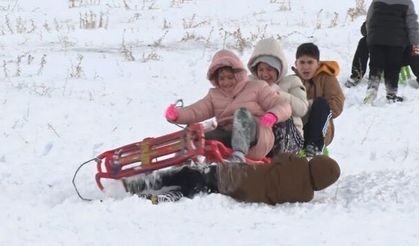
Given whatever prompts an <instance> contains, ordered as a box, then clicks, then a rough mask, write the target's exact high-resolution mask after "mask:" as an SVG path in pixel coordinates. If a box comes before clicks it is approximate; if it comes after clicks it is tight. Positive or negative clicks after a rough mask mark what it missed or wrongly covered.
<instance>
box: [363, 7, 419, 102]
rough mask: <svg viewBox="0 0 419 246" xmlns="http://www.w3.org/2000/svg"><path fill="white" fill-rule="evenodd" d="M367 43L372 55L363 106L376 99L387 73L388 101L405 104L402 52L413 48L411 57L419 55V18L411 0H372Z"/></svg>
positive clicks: (367, 25) (368, 17)
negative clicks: (401, 89) (401, 86)
mask: <svg viewBox="0 0 419 246" xmlns="http://www.w3.org/2000/svg"><path fill="white" fill-rule="evenodd" d="M366 27H367V43H368V49H369V52H370V76H369V79H368V88H367V95H366V97H365V99H364V103H371V102H373V101H374V100H375V98H376V97H377V91H378V87H379V84H380V78H381V76H382V75H383V74H384V82H385V86H386V92H387V95H386V98H387V100H388V101H389V102H402V101H403V100H404V98H403V97H400V96H398V95H397V92H398V81H399V73H400V69H401V67H402V63H403V62H402V60H403V52H404V50H405V49H406V47H407V44H409V43H410V44H411V45H412V50H411V52H412V55H415V56H417V55H419V24H418V16H417V15H416V13H415V7H414V5H413V2H412V0H373V1H372V3H371V5H370V7H369V9H368V14H367V24H366Z"/></svg>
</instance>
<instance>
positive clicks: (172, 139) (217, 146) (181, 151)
mask: <svg viewBox="0 0 419 246" xmlns="http://www.w3.org/2000/svg"><path fill="white" fill-rule="evenodd" d="M204 134H205V129H204V126H203V124H200V123H197V124H191V125H189V126H187V127H185V128H184V129H182V130H180V131H177V132H174V133H170V134H167V135H163V136H160V137H156V138H153V137H149V138H145V139H143V140H142V141H140V142H136V143H132V144H128V145H125V146H122V147H119V148H116V149H113V150H109V151H106V152H103V153H102V154H100V155H98V156H97V157H96V158H94V159H92V160H89V161H87V162H85V163H83V164H82V165H80V166H79V168H78V169H77V171H76V173H75V174H74V177H73V185H74V187H75V189H76V191H77V188H76V185H75V184H74V179H75V177H76V174H77V172H78V170H79V169H80V168H81V167H82V166H83V165H85V164H87V163H89V162H92V161H95V162H96V169H97V173H96V176H95V179H96V184H97V186H98V188H99V189H100V190H101V191H103V190H104V186H103V184H102V179H113V180H122V179H124V178H128V177H132V176H135V175H138V174H141V173H150V172H153V171H155V170H158V169H162V168H166V167H169V166H177V165H184V164H185V163H187V162H188V161H189V160H191V161H193V162H195V163H196V162H202V159H204V161H203V162H204V163H208V164H210V163H214V162H215V163H223V162H224V160H225V159H227V158H228V157H229V156H230V154H231V153H232V150H231V149H230V148H227V147H225V146H224V145H223V144H222V143H221V142H219V141H216V140H206V139H205V138H204ZM270 161H271V160H270V159H269V158H264V159H262V160H251V159H246V163H249V164H263V163H270ZM77 193H78V191H77ZM78 195H79V196H80V194H79V193H78ZM80 197H81V196H80ZM81 198H82V197H81ZM82 199H83V198H82Z"/></svg>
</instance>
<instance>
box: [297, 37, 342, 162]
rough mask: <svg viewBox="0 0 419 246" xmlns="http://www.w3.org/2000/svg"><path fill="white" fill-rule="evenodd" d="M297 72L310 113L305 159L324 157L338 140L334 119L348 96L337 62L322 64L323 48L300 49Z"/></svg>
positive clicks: (306, 118)
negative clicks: (333, 141) (330, 146)
mask: <svg viewBox="0 0 419 246" xmlns="http://www.w3.org/2000/svg"><path fill="white" fill-rule="evenodd" d="M295 58H296V61H295V67H293V70H294V71H295V73H296V74H297V75H298V76H299V77H300V78H301V80H302V81H303V83H304V86H305V88H306V91H307V98H308V101H309V109H308V112H307V114H306V115H305V116H304V118H303V123H304V147H305V155H306V156H307V157H313V156H315V155H319V154H322V152H323V148H324V147H325V146H327V145H329V144H330V143H331V142H332V140H333V136H334V125H333V119H334V118H336V117H338V116H339V115H340V114H341V113H342V111H343V104H344V101H345V96H344V95H343V93H342V89H341V87H340V85H339V81H338V80H337V79H336V76H337V75H338V73H339V65H338V64H337V63H336V62H335V61H320V51H319V48H318V47H317V46H316V45H315V44H313V43H304V44H301V45H300V46H298V48H297V52H296V56H295Z"/></svg>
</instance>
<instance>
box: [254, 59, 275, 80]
mask: <svg viewBox="0 0 419 246" xmlns="http://www.w3.org/2000/svg"><path fill="white" fill-rule="evenodd" d="M256 73H257V75H258V79H261V80H265V81H266V82H268V84H269V85H271V84H272V83H273V82H275V81H276V80H277V79H278V71H276V69H275V68H273V67H271V66H269V65H268V64H266V63H264V62H260V63H259V64H258V65H257V69H256Z"/></svg>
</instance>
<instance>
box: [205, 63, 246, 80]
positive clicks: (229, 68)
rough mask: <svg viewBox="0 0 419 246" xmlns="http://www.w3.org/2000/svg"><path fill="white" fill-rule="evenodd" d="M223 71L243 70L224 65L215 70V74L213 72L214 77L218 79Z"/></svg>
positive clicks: (236, 71) (235, 71) (234, 71)
mask: <svg viewBox="0 0 419 246" xmlns="http://www.w3.org/2000/svg"><path fill="white" fill-rule="evenodd" d="M222 71H229V72H232V73H238V72H240V71H242V70H241V69H234V68H232V67H230V66H223V67H220V68H217V70H215V72H214V74H213V76H212V77H213V78H214V79H216V80H217V79H218V76H219V75H220V73H221V72H222Z"/></svg>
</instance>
